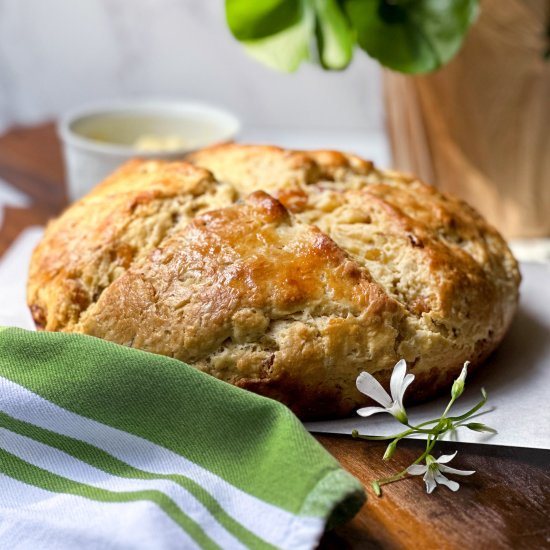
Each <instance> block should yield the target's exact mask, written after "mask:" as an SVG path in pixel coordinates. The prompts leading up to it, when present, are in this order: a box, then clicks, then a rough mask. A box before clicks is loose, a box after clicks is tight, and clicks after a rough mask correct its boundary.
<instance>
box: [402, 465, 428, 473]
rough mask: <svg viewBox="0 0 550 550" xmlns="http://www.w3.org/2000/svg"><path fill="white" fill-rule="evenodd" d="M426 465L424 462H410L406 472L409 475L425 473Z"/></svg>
mask: <svg viewBox="0 0 550 550" xmlns="http://www.w3.org/2000/svg"><path fill="white" fill-rule="evenodd" d="M427 469H428V466H426V465H425V464H412V465H411V466H409V467H408V468H407V473H408V474H410V475H411V476H421V475H423V474H425V473H426V471H427Z"/></svg>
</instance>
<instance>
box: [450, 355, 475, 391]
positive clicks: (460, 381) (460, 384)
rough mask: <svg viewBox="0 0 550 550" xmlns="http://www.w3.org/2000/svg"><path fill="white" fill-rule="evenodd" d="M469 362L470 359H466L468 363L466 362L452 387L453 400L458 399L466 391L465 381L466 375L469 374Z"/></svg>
mask: <svg viewBox="0 0 550 550" xmlns="http://www.w3.org/2000/svg"><path fill="white" fill-rule="evenodd" d="M469 364H470V361H466V363H464V366H463V367H462V372H461V373H460V376H459V377H458V378H457V379H456V380H455V381H454V382H453V387H452V389H451V397H452V398H453V400H455V399H458V398H459V397H460V396H461V395H462V392H463V391H464V382H465V380H466V375H467V374H468V366H469Z"/></svg>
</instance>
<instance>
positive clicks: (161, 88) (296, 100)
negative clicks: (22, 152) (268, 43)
mask: <svg viewBox="0 0 550 550" xmlns="http://www.w3.org/2000/svg"><path fill="white" fill-rule="evenodd" d="M251 1H254V0H251ZM223 4H224V2H223V0H0V131H1V130H2V129H6V128H7V127H9V126H11V125H14V124H31V123H35V122H38V121H41V120H44V119H49V118H53V117H56V116H58V115H59V114H61V113H62V112H64V111H66V110H68V109H71V108H74V107H77V106H79V105H81V104H83V103H85V102H89V101H93V100H97V99H105V98H112V97H127V96H160V97H167V96H168V97H173V96H175V97H185V98H194V99H202V100H205V101H209V102H212V103H217V104H221V105H223V106H225V107H227V108H229V109H231V110H233V111H235V112H236V113H237V114H238V115H240V116H241V118H242V119H243V121H244V123H245V128H272V129H275V130H276V129H283V128H284V129H287V130H288V129H302V130H303V129H307V130H327V131H331V130H334V131H339V132H342V131H352V132H356V133H357V132H365V131H367V132H380V131H381V130H382V124H383V116H382V101H381V92H380V73H379V69H378V67H377V65H376V64H375V63H374V62H373V61H371V60H370V59H368V58H367V57H366V56H365V55H364V54H362V53H360V52H359V53H358V54H357V55H356V59H355V61H354V62H353V64H352V66H351V67H350V68H348V70H347V71H345V72H341V73H327V72H323V71H322V70H321V69H319V68H317V67H313V66H302V68H301V69H300V70H299V71H298V73H295V74H292V75H286V74H279V73H276V72H273V71H271V70H270V69H267V68H265V67H263V66H261V65H259V64H258V63H257V62H256V61H254V60H252V59H251V58H249V57H248V56H246V54H245V53H244V51H243V50H242V49H241V47H240V45H239V44H238V43H237V42H235V41H234V40H233V38H232V37H231V35H230V33H229V31H228V30H227V28H226V25H225V21H224V8H223Z"/></svg>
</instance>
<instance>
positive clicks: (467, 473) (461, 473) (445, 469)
mask: <svg viewBox="0 0 550 550" xmlns="http://www.w3.org/2000/svg"><path fill="white" fill-rule="evenodd" d="M439 471H440V472H445V473H446V474H455V475H457V476H471V475H472V474H475V473H476V471H475V470H457V469H456V468H450V467H449V466H445V464H441V465H440V466H439Z"/></svg>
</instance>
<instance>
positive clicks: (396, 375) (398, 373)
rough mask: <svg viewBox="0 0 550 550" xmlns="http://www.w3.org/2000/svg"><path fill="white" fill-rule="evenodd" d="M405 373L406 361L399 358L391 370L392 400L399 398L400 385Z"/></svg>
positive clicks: (395, 400)
mask: <svg viewBox="0 0 550 550" xmlns="http://www.w3.org/2000/svg"><path fill="white" fill-rule="evenodd" d="M406 373H407V363H406V362H405V359H401V360H400V361H398V362H397V363H396V364H395V367H393V372H392V375H391V380H390V391H391V397H392V400H393V401H394V402H397V401H398V400H399V394H400V393H401V387H402V385H403V379H404V378H405V374H406Z"/></svg>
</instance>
